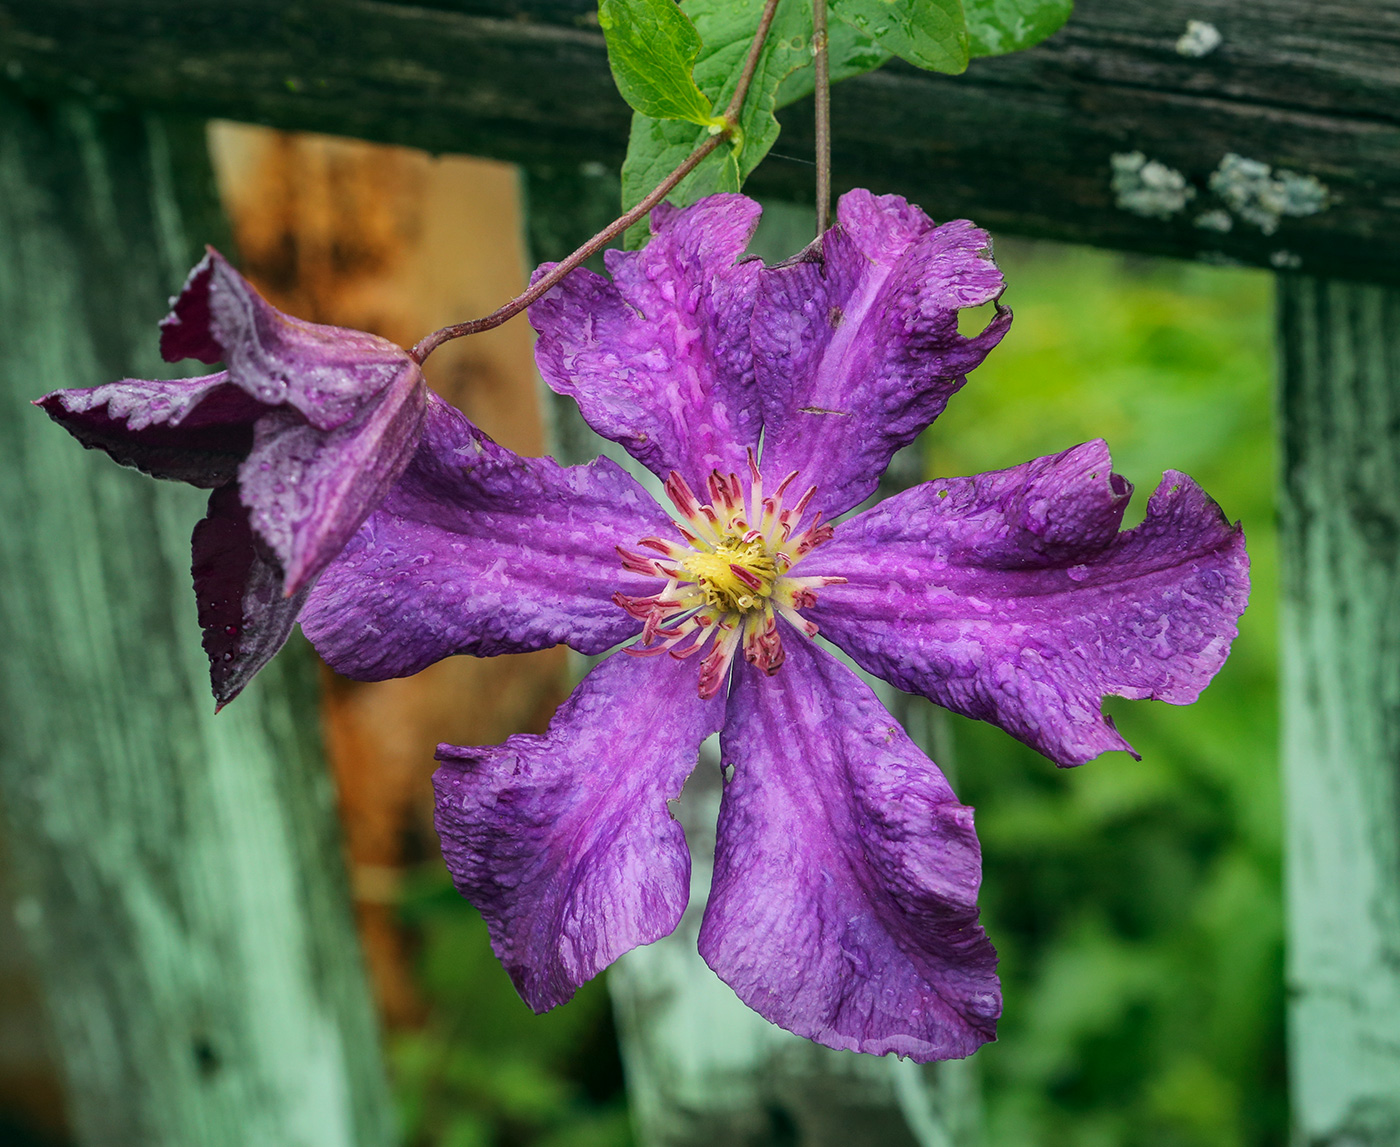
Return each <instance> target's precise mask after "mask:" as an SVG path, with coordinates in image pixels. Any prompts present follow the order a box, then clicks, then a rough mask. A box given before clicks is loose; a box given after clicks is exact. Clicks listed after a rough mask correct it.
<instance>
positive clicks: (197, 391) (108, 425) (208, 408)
mask: <svg viewBox="0 0 1400 1147" xmlns="http://www.w3.org/2000/svg"><path fill="white" fill-rule="evenodd" d="M37 405H39V406H41V407H43V408H44V410H45V411H46V412H47V413H48V415H49V417H51V418H52V419H53V420H54V421H55V422H57V423H58V424H59V425H60V426H62V427H63V428H64V429H65V430H67V431H68V432H69V433H70V434H72V435H73V437H75V438H76V439H77V440H78V441H79V442H81V443H82V444H83V445H84V446H86V447H88V448H89V449H98V450H103V451H105V452H106V453H107V454H109V455H110V456H111V457H112V458H113V459H114V460H115V461H117V462H119V463H121V464H122V465H123V466H131V467H134V468H135V469H137V470H141V471H143V472H144V473H146V474H150V475H151V476H152V477H155V478H169V479H172V480H174V481H177V482H188V483H189V484H190V485H192V486H199V487H202V488H204V489H206V490H208V489H213V488H214V487H216V486H223V485H226V484H228V483H229V482H232V481H233V480H234V478H235V477H237V475H238V466H239V463H240V462H241V461H242V460H243V459H244V458H246V457H247V456H248V451H249V450H251V449H252V446H253V423H254V422H255V421H257V419H258V417H259V416H260V415H261V414H262V413H263V412H264V411H265V410H266V407H264V406H263V405H262V403H260V402H258V401H257V399H255V398H253V397H251V396H250V395H249V394H247V393H246V392H245V391H244V390H242V389H241V388H239V387H238V386H235V385H234V384H233V383H231V382H230V381H229V377H228V371H222V370H221V371H219V372H218V373H216V374H209V375H204V376H203V377H201V378H177V379H171V380H169V381H163V380H147V379H140V378H126V379H123V380H122V381H120V382H109V383H106V384H105V385H103V386H94V387H91V388H88V389H84V390H56V391H54V392H53V393H52V394H46V395H45V396H44V397H43V398H41V399H39V401H38V404H37Z"/></svg>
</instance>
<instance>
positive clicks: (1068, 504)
mask: <svg viewBox="0 0 1400 1147" xmlns="http://www.w3.org/2000/svg"><path fill="white" fill-rule="evenodd" d="M1131 491H1132V487H1131V486H1129V485H1128V483H1127V482H1126V481H1124V480H1123V479H1122V478H1121V477H1119V476H1118V475H1116V474H1114V473H1113V472H1112V460H1111V459H1110V457H1109V454H1108V448H1107V447H1106V446H1105V445H1104V444H1103V443H1102V442H1089V443H1086V444H1084V445H1082V446H1077V447H1075V448H1074V449H1072V450H1067V451H1065V452H1064V453H1063V454H1057V455H1054V456H1052V457H1049V458H1039V459H1036V460H1035V461H1033V462H1027V463H1026V464H1024V465H1022V466H1016V467H1013V468H1012V469H1010V470H1002V471H999V472H996V473H991V474H981V475H978V476H977V477H975V478H953V479H940V480H937V481H934V482H926V483H924V484H923V485H921V486H916V487H914V488H913V489H911V490H907V491H905V492H904V493H902V494H898V495H896V496H895V497H893V498H889V499H887V500H886V501H884V502H882V503H880V504H879V505H878V506H876V507H874V508H873V509H871V510H867V511H866V512H865V513H863V514H860V515H858V516H857V517H855V518H853V519H851V520H850V521H849V522H846V523H845V524H844V525H842V526H841V527H839V529H838V531H837V535H836V537H835V539H834V540H833V541H831V542H828V543H827V544H826V545H825V546H823V547H822V548H821V549H820V550H819V551H818V552H817V553H816V554H814V555H813V557H812V558H811V559H810V562H809V564H810V566H811V570H810V572H811V573H814V574H816V573H827V572H830V573H835V572H837V571H838V570H839V572H840V574H841V575H842V576H844V577H845V578H846V579H847V581H846V583H845V584H844V585H833V586H829V587H827V588H825V589H823V590H822V591H821V594H820V598H819V601H818V603H817V605H816V606H815V607H813V608H812V609H810V610H808V611H807V613H808V616H810V617H811V618H812V619H813V620H815V621H816V622H817V624H818V625H819V626H820V627H821V631H822V634H823V635H824V636H825V637H827V638H829V639H830V640H831V641H833V642H835V643H836V644H837V645H839V646H841V648H843V649H845V650H846V651H847V652H848V653H849V654H850V655H851V656H852V657H853V658H854V659H855V660H856V661H857V663H859V664H860V665H861V666H862V667H863V668H865V669H867V670H869V671H870V672H871V673H875V674H877V675H879V676H881V677H883V678H885V679H886V680H887V681H889V682H891V683H892V684H894V685H897V686H898V687H899V688H901V689H905V690H908V691H909V692H913V693H922V694H923V695H924V696H926V697H928V698H930V699H931V700H933V701H936V702H937V703H938V704H940V705H945V706H947V707H948V708H950V709H953V710H955V711H957V712H959V713H964V714H966V715H967V716H970V717H977V718H980V719H982V720H985V721H991V722H992V723H993V724H996V725H1000V726H1001V727H1002V728H1003V729H1005V730H1006V731H1007V732H1008V733H1010V734H1011V735H1012V736H1014V737H1017V738H1019V739H1020V740H1022V741H1024V742H1025V743H1026V744H1028V745H1030V746H1031V747H1032V748H1035V749H1037V750H1039V751H1040V752H1042V753H1044V754H1045V755H1046V756H1047V757H1049V758H1050V759H1051V760H1053V761H1055V762H1056V763H1057V764H1060V765H1077V764H1082V763H1083V762H1084V761H1087V760H1090V759H1091V758H1093V757H1096V756H1098V755H1099V754H1100V753H1103V752H1106V751H1108V750H1110V749H1125V750H1127V751H1128V752H1132V748H1131V746H1129V744H1128V743H1127V742H1126V741H1125V740H1124V739H1123V738H1122V737H1121V736H1120V735H1119V733H1118V732H1117V730H1116V729H1115V728H1114V727H1113V724H1112V722H1111V721H1109V720H1108V719H1106V718H1105V717H1104V716H1103V714H1102V710H1101V701H1102V698H1103V697H1104V696H1105V695H1107V694H1114V695H1117V696H1121V697H1133V698H1139V699H1140V698H1147V697H1153V698H1157V699H1159V700H1163V701H1170V702H1171V703H1173V704H1176V705H1184V704H1188V703H1189V702H1191V701H1194V700H1195V699H1196V697H1197V696H1198V695H1199V694H1200V692H1201V690H1202V689H1203V688H1205V686H1206V685H1207V683H1209V681H1210V679H1211V678H1212V677H1213V676H1214V675H1215V672H1216V671H1217V670H1218V669H1219V668H1220V666H1221V665H1222V664H1223V662H1224V660H1225V656H1226V654H1227V653H1228V652H1229V649H1230V643H1231V641H1233V640H1234V638H1235V635H1236V633H1237V629H1236V622H1237V621H1238V620H1239V616H1240V614H1241V613H1242V612H1243V611H1244V607H1245V602H1246V599H1247V597H1248V592H1249V559H1248V557H1247V555H1246V554H1245V548H1244V535H1243V533H1242V531H1241V530H1240V528H1239V527H1238V526H1231V525H1230V524H1229V522H1228V521H1226V520H1225V518H1224V516H1223V515H1222V514H1221V512H1220V508H1219V507H1218V506H1217V505H1216V504H1215V503H1214V502H1213V501H1211V499H1210V498H1209V497H1208V496H1207V495H1206V494H1205V492H1204V491H1203V490H1201V488H1200V487H1199V486H1197V485H1196V483H1195V482H1193V481H1192V480H1191V479H1190V478H1188V477H1187V476H1186V475H1185V474H1179V473H1177V472H1175V471H1168V472H1167V473H1166V474H1165V475H1164V476H1163V478H1162V483H1161V485H1160V486H1158V488H1157V491H1156V493H1154V494H1153V495H1152V498H1151V500H1150V501H1149V503H1148V507H1147V518H1146V520H1145V521H1144V522H1143V523H1142V524H1141V525H1139V526H1136V527H1135V528H1133V529H1131V530H1128V531H1126V532H1124V533H1121V534H1120V533H1118V532H1117V531H1118V527H1119V524H1120V522H1121V521H1122V516H1123V510H1124V508H1125V506H1126V504H1127V501H1128V497H1129V496H1130V494H1131ZM802 572H803V573H808V572H809V570H808V566H807V565H804V566H803V571H802Z"/></svg>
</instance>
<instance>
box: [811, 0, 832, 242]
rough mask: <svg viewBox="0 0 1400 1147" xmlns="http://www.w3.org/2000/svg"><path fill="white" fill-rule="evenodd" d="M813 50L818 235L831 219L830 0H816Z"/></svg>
mask: <svg viewBox="0 0 1400 1147" xmlns="http://www.w3.org/2000/svg"><path fill="white" fill-rule="evenodd" d="M812 52H813V54H814V57H815V64H816V71H817V76H816V91H815V93H814V96H815V102H816V118H817V124H816V136H817V237H818V238H820V237H821V236H822V235H824V234H826V229H827V225H828V224H829V223H830V221H831V58H830V53H829V52H828V51H827V36H826V0H812Z"/></svg>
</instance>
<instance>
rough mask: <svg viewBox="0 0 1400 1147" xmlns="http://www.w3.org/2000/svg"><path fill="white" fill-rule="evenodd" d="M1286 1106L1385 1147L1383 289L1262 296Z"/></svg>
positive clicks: (1392, 372) (1399, 562)
mask: <svg viewBox="0 0 1400 1147" xmlns="http://www.w3.org/2000/svg"><path fill="white" fill-rule="evenodd" d="M1279 300H1280V302H1279V336H1280V350H1281V354H1280V362H1281V370H1282V378H1281V394H1282V401H1281V418H1282V427H1281V430H1282V436H1283V438H1282V441H1283V488H1282V496H1281V511H1282V522H1281V525H1282V537H1281V548H1282V556H1283V572H1284V597H1283V609H1282V650H1281V652H1282V663H1283V685H1282V716H1283V725H1282V746H1283V768H1284V779H1285V784H1286V790H1287V796H1288V838H1287V856H1288V900H1289V916H1290V919H1289V943H1290V948H1289V957H1288V980H1289V989H1290V994H1291V1012H1290V1033H1289V1035H1290V1055H1291V1083H1292V1089H1293V1108H1294V1113H1295V1121H1296V1124H1297V1130H1298V1139H1299V1142H1301V1143H1304V1144H1307V1145H1308V1147H1393V1145H1394V1144H1396V1143H1400V291H1396V290H1394V289H1390V288H1385V287H1372V286H1362V285H1358V284H1353V283H1343V282H1337V281H1326V280H1319V279H1312V278H1305V277H1302V276H1296V277H1293V276H1290V277H1284V278H1282V279H1281V280H1280V283H1279Z"/></svg>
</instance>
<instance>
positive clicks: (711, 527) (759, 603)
mask: <svg viewBox="0 0 1400 1147" xmlns="http://www.w3.org/2000/svg"><path fill="white" fill-rule="evenodd" d="M748 476H749V490H748V496H747V498H746V497H745V496H744V489H743V485H742V483H741V481H740V479H739V476H738V475H736V474H727V475H726V474H721V473H720V472H719V471H718V470H716V471H713V472H711V474H710V477H709V480H708V482H707V487H708V493H709V495H710V501H709V502H708V503H704V502H701V501H700V499H699V498H698V497H697V496H696V494H695V492H694V491H693V490H692V489H691V488H690V486H689V484H688V483H687V482H686V481H685V479H684V478H682V477H681V476H680V475H679V474H678V473H676V472H674V471H673V472H672V473H671V476H670V477H669V478H668V479H667V481H666V493H667V495H668V496H669V497H670V499H671V502H672V504H673V505H674V506H675V507H676V510H677V513H678V515H679V519H680V520H675V523H674V524H675V527H676V530H677V532H678V533H679V534H680V536H681V538H682V539H684V541H683V542H672V541H668V540H666V539H664V538H655V537H649V538H642V539H641V540H640V541H639V542H638V543H637V545H638V547H639V548H645V549H647V550H650V551H652V552H653V553H656V554H660V555H661V556H660V557H651V556H649V555H647V554H642V553H635V552H633V551H630V550H624V549H622V548H621V547H619V548H618V553H619V554H620V555H621V557H622V565H623V568H624V569H627V570H630V571H631V572H633V573H639V574H644V575H647V576H649V577H656V578H660V579H663V580H664V581H665V583H666V584H665V586H664V587H663V588H662V589H661V590H660V592H658V593H655V594H652V595H650V596H646V597H632V596H628V595H626V594H622V593H617V594H614V595H613V601H615V602H616V603H617V604H618V605H619V606H621V607H622V608H623V609H625V610H626V611H627V612H628V613H630V614H631V615H632V616H633V617H636V618H637V619H639V620H640V621H641V622H642V623H643V624H642V635H641V640H640V642H639V643H638V644H637V645H634V646H632V647H631V648H629V649H628V650H627V652H628V653H631V654H633V655H634V656H638V657H646V656H651V655H654V654H659V653H669V654H670V655H671V656H672V657H676V658H685V657H691V656H694V655H695V654H697V653H699V652H701V650H702V649H704V648H705V646H706V645H707V644H709V643H710V641H711V638H713V639H714V641H713V645H712V646H711V648H710V649H709V652H708V653H707V654H706V656H705V658H704V660H703V661H702V662H701V665H700V696H701V697H706V698H708V697H713V696H715V695H716V694H717V693H718V692H719V690H720V689H721V688H722V687H723V685H724V682H725V679H726V677H727V676H728V669H729V666H730V663H731V661H732V660H733V657H734V652H735V650H736V649H738V648H740V647H741V646H742V648H743V650H744V657H745V659H746V660H747V661H748V662H750V663H751V664H752V665H754V666H756V667H757V668H759V669H762V670H763V671H764V672H765V673H767V674H769V675H770V676H771V675H772V674H774V673H776V672H777V671H778V669H779V668H780V667H781V666H782V663H783V657H784V654H783V643H782V637H781V635H780V633H779V632H778V625H777V618H779V617H782V618H783V619H784V620H786V621H787V622H788V623H789V624H791V625H792V626H794V627H795V628H796V629H797V630H799V631H800V632H801V633H803V634H805V635H806V636H808V637H812V636H814V635H815V634H816V632H817V627H816V625H815V624H814V623H813V622H811V621H809V620H807V619H806V618H804V617H803V616H802V614H801V612H800V611H801V610H803V609H806V608H808V607H810V606H811V605H813V604H815V602H816V600H817V597H816V590H817V589H819V588H820V587H822V586H826V585H834V584H836V583H838V582H842V581H845V579H844V578H839V577H810V578H803V577H793V576H792V570H793V568H794V567H795V566H796V565H797V564H798V563H799V562H800V561H801V560H802V559H803V558H804V557H806V556H807V554H809V553H811V552H812V550H813V549H815V548H816V547H817V546H819V545H821V544H822V543H823V542H825V541H827V540H829V539H830V538H831V536H832V532H833V531H832V527H831V526H829V525H826V524H824V523H822V522H821V520H820V518H817V519H816V520H814V521H813V522H812V523H811V524H810V525H808V526H806V527H805V528H799V527H801V525H802V519H803V517H804V515H805V514H806V512H807V508H808V506H809V505H810V504H811V501H812V498H813V497H814V496H815V494H816V487H812V488H810V489H808V490H807V491H806V492H805V493H804V494H803V495H802V496H801V497H800V498H799V499H798V500H797V501H796V502H795V503H794V504H793V505H791V506H787V505H785V496H786V494H787V492H788V489H789V487H791V485H792V483H793V482H794V481H795V480H796V478H797V473H796V471H794V472H793V473H791V474H789V475H788V476H787V477H786V478H784V479H783V480H782V481H781V482H780V483H779V484H778V486H777V488H776V489H775V490H774V491H773V492H772V494H770V495H766V496H765V494H764V491H763V478H762V475H761V474H760V473H759V469H758V464H757V462H756V460H755V458H754V455H753V451H749V475H748ZM687 638H689V639H690V641H689V643H688V644H682V643H683V642H685V641H686V639H687Z"/></svg>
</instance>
